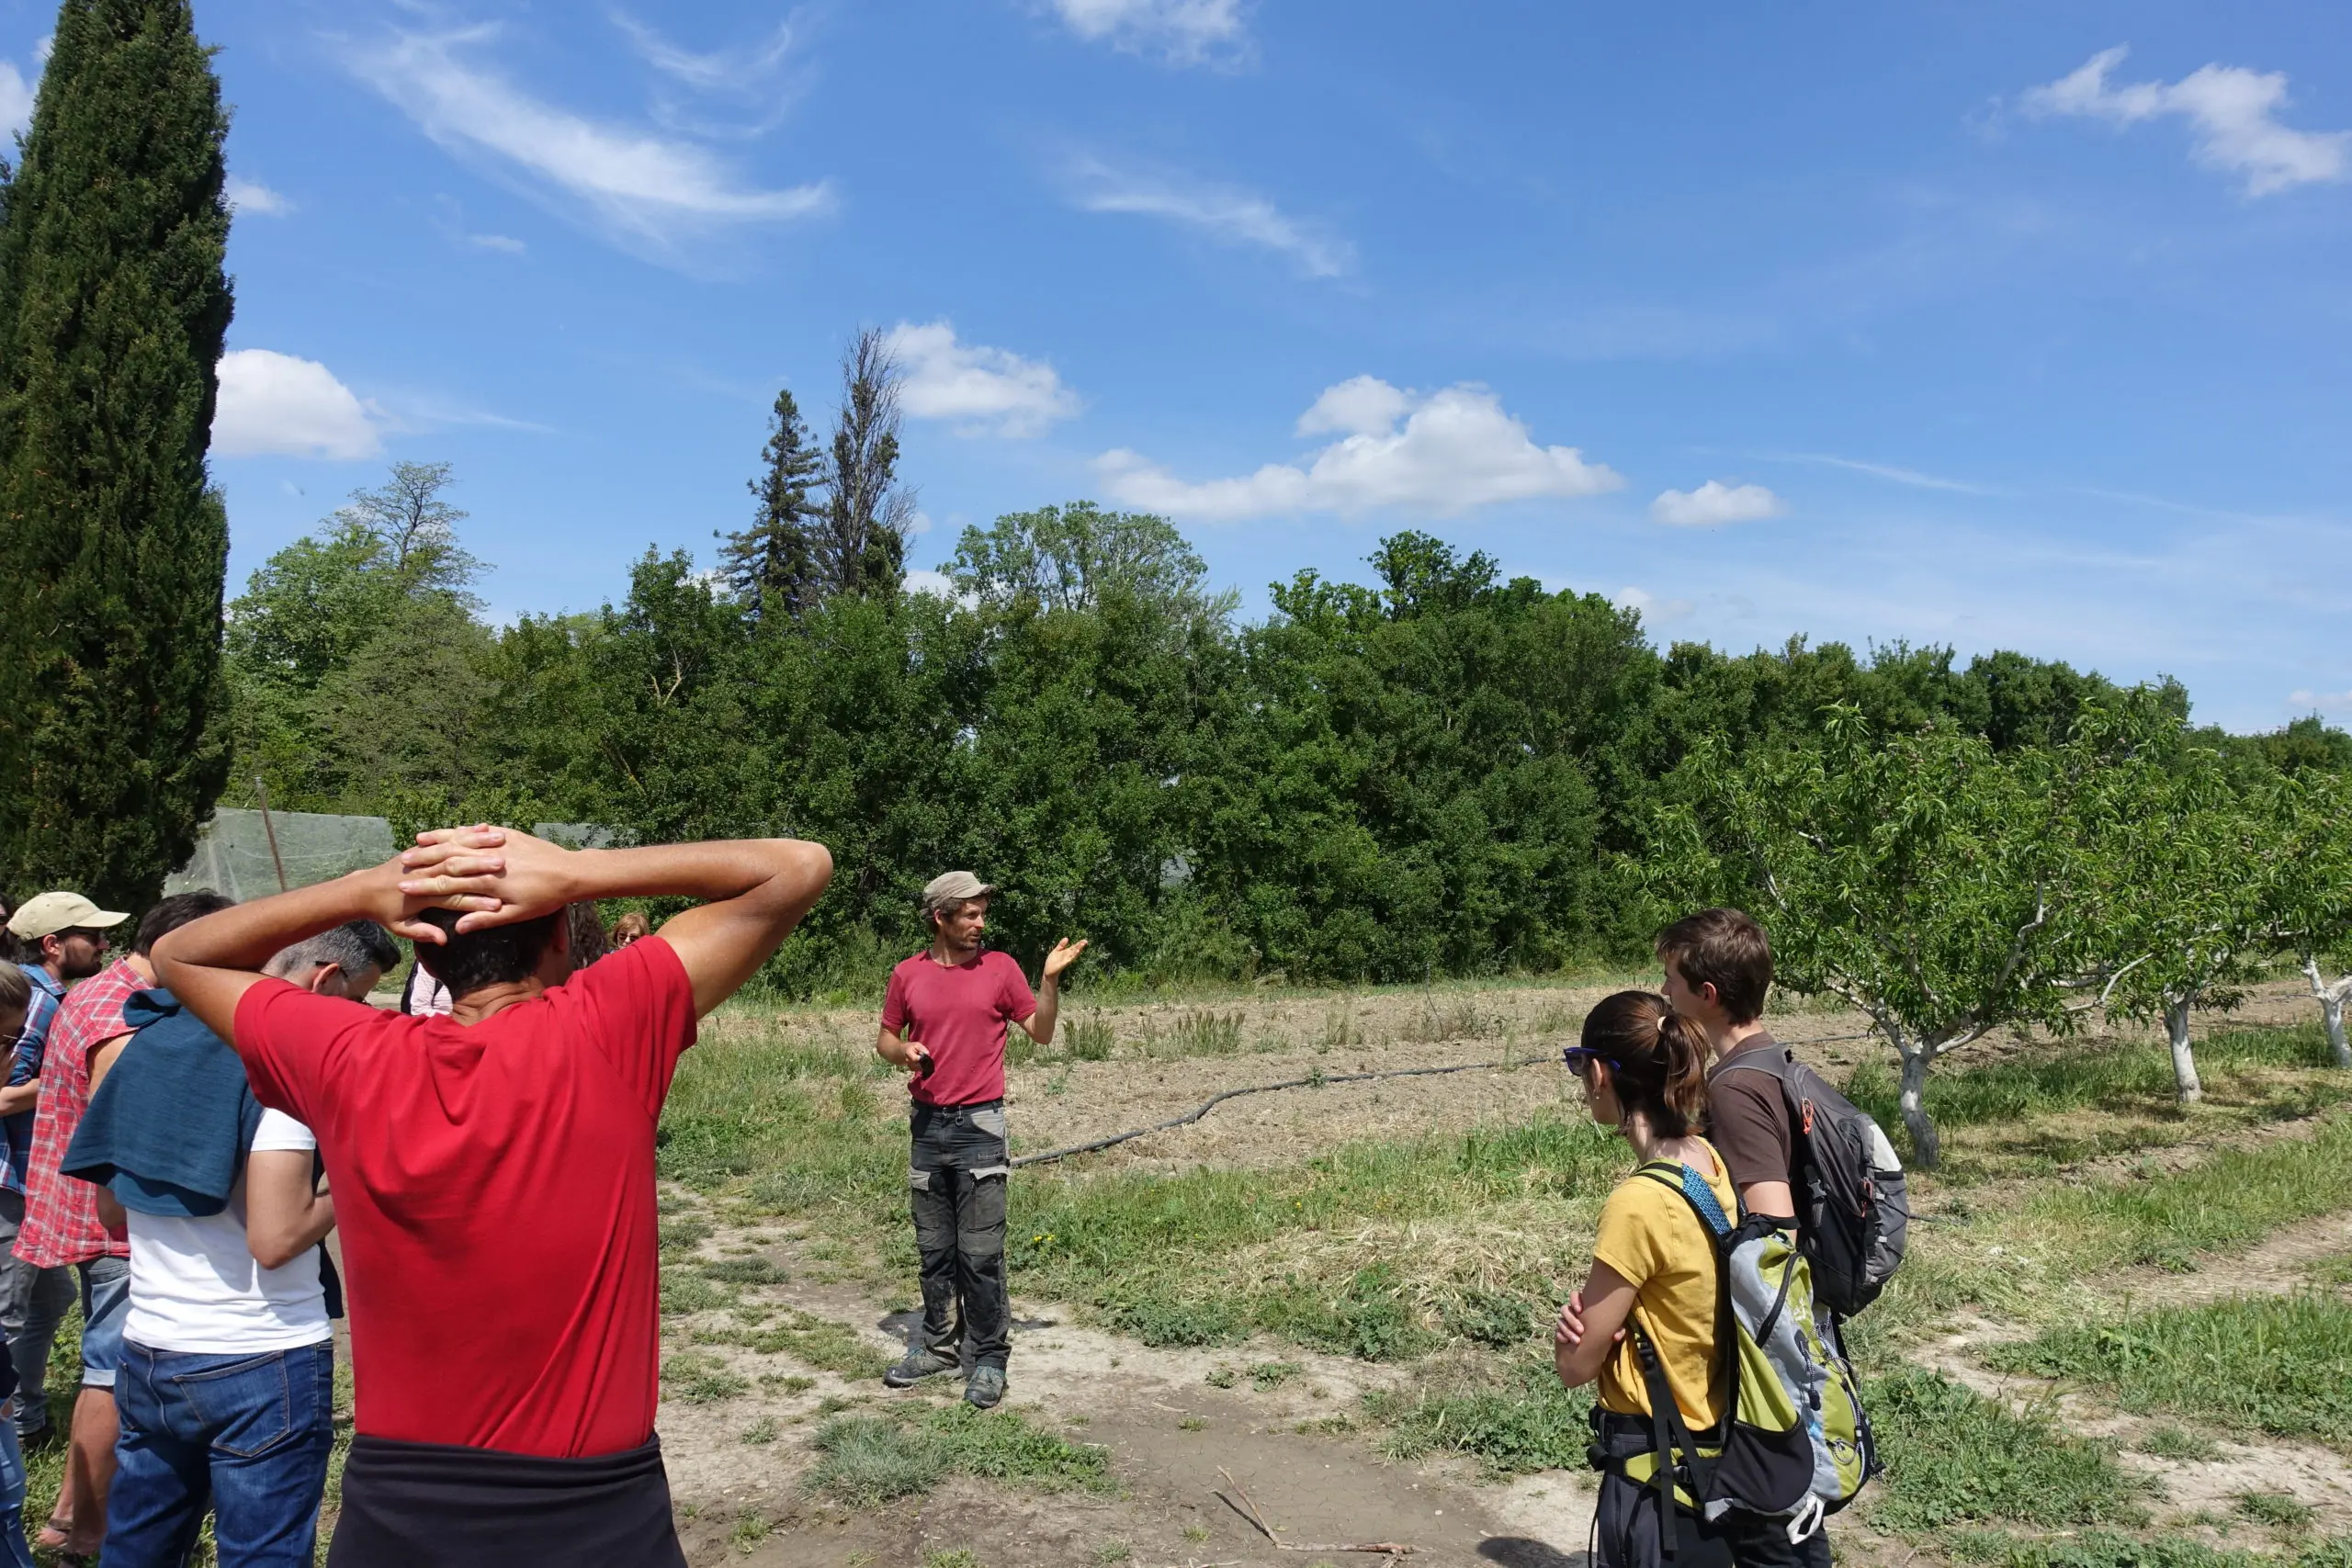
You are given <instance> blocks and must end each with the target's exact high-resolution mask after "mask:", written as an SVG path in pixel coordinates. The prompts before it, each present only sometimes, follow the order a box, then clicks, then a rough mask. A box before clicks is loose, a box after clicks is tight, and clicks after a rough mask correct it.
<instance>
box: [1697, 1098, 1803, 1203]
mask: <svg viewBox="0 0 2352 1568" xmlns="http://www.w3.org/2000/svg"><path fill="white" fill-rule="evenodd" d="M1707 1135H1708V1141H1709V1142H1711V1143H1713V1145H1715V1152H1716V1153H1718V1154H1720V1155H1722V1156H1724V1169H1725V1170H1727V1171H1729V1172H1730V1173H1731V1181H1732V1185H1733V1186H1734V1187H1739V1188H1747V1187H1753V1186H1755V1185H1756V1184H1757V1183H1758V1182H1759V1181H1786V1180H1788V1179H1789V1173H1790V1169H1791V1167H1792V1161H1791V1159H1790V1157H1789V1156H1790V1153H1791V1150H1790V1147H1789V1111H1788V1107H1787V1106H1786V1105H1784V1104H1782V1103H1781V1084H1780V1080H1779V1079H1777V1078H1775V1077H1772V1075H1771V1074H1770V1073H1758V1072H1747V1071H1740V1072H1731V1073H1717V1074H1716V1075H1715V1077H1713V1079H1712V1080H1711V1081H1710V1082H1709V1084H1708V1086H1707Z"/></svg>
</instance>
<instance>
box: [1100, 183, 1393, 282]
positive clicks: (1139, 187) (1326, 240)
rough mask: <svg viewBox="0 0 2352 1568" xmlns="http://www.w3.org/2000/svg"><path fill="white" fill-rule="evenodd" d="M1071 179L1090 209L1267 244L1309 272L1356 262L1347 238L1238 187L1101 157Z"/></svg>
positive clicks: (1329, 273)
mask: <svg viewBox="0 0 2352 1568" xmlns="http://www.w3.org/2000/svg"><path fill="white" fill-rule="evenodd" d="M1071 178H1072V183H1073V185H1074V186H1075V187H1076V191H1077V197H1076V199H1077V202H1078V205H1079V207H1080V208H1081V209H1084V210H1085V211H1088V212H1138V213H1142V214H1144V215H1146V216H1147V217H1152V218H1165V219H1168V220H1170V221H1172V222H1176V223H1182V224H1183V225H1185V226H1186V227H1188V228H1193V229H1197V230H1199V231H1202V232H1203V233H1204V234H1206V235H1208V236H1209V237H1210V238H1211V239H1213V240H1216V241H1217V242H1218V243H1221V244H1227V245H1262V246H1264V247H1265V248H1266V249H1267V250H1270V251H1274V252H1277V253H1279V254H1283V255H1286V256H1288V257H1289V258H1290V259H1291V261H1292V262H1293V263H1294V264H1295V265H1296V266H1297V267H1298V269H1299V271H1301V272H1302V273H1305V274H1306V276H1309V277H1337V276H1340V274H1342V273H1345V272H1347V271H1348V270H1349V269H1350V268H1351V267H1353V266H1354V265H1355V247H1354V246H1352V245H1351V244H1349V243H1348V242H1347V241H1345V240H1343V239H1340V237H1338V236H1337V235H1334V234H1332V233H1330V232H1329V231H1327V230H1326V229H1324V228H1323V226H1322V225H1320V224H1317V223H1315V222H1312V221H1309V220H1305V219H1299V218H1293V217H1291V216H1290V215H1289V214H1288V213H1286V212H1284V211H1283V210H1282V209H1280V208H1278V207H1276V206H1275V205H1274V204H1273V203H1272V202H1271V201H1268V200H1267V199H1266V198H1265V197H1261V196H1256V195H1253V194H1251V193H1250V192H1249V191H1246V190H1241V189H1238V188H1237V187H1235V186H1222V185H1214V184H1208V183H1204V182H1201V181H1196V180H1193V179H1189V178H1186V177H1183V176H1181V175H1156V174H1145V173H1140V172H1137V171H1135V170H1130V169H1116V168H1114V167H1112V166H1111V165H1110V164H1106V163H1104V162H1103V161H1102V160H1101V159H1099V158H1080V159H1079V160H1078V161H1077V162H1076V163H1075V164H1073V166H1072V168H1071Z"/></svg>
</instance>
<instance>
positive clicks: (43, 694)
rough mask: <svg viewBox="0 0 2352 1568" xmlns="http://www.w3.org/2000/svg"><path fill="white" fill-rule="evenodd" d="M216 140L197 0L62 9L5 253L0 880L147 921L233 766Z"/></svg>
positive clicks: (12, 193) (0, 319)
mask: <svg viewBox="0 0 2352 1568" xmlns="http://www.w3.org/2000/svg"><path fill="white" fill-rule="evenodd" d="M227 129H228V118H227V115H226V113H225V112H224V111H223V110H222V108H221V106H220V85H219V84H218V82H216V81H215V79H214V77H213V74H212V69H211V63H210V61H209V55H208V51H206V50H205V48H204V46H203V45H201V44H199V43H198V41H197V39H196V34H195V28H194V23H193V19H192V17H191V16H190V11H189V6H188V5H187V0H66V4H65V5H64V6H62V8H61V9H60V11H59V13H58V18H57V27H56V31H55V34H54V44H53V47H52V52H51V56H50V61H49V65H48V69H47V72H46V73H45V75H44V77H43V81H42V85H41V91H40V101H39V104H38V106H37V107H36V108H35V111H34V115H33V122H32V129H31V131H30V133H29V134H28V136H27V138H26V139H25V141H24V145H23V156H22V161H21V164H20V165H19V167H18V168H17V170H16V173H15V176H14V178H13V180H12V181H11V182H10V184H9V186H8V189H7V193H6V212H7V221H6V227H5V230H0V559H5V560H6V562H7V570H6V574H5V579H4V580H0V639H5V641H0V877H5V878H6V880H7V881H8V882H9V883H11V884H13V885H16V886H53V885H59V884H64V885H69V886H76V887H79V888H81V889H82V890H84V891H85V892H86V893H88V894H90V895H91V896H93V897H96V898H98V899H100V900H101V901H104V902H108V903H114V904H119V905H121V906H123V907H126V908H140V907H141V906H143V905H144V904H145V903H146V902H148V901H150V900H152V899H153V897H154V896H155V894H156V891H157V889H158V888H159V886H161V884H162V882H163V879H164V875H165V874H167V873H168V872H170V871H171V869H172V868H173V867H174V866H175V865H177V864H178V863H180V862H181V861H182V860H183V859H185V858H186V856H187V853H188V852H189V850H190V849H191V848H192V847H193V845H194V843H195V839H196V831H197V829H198V825H199V824H200V823H201V822H202V821H203V819H204V818H205V817H206V816H207V815H208V814H209V812H210V810H211V807H212V802H213V799H214V797H215V796H216V795H218V794H219V792H220V785H221V783H222V781H223V778H224V777H225V775H226V771H227V766H228V757H229V753H228V743H227V735H226V731H225V726H224V725H223V724H222V722H221V720H222V718H223V716H224V715H223V708H224V706H225V702H224V686H223V682H222V678H221V672H220V596H221V576H222V572H223V570H224V569H225V566H226V561H227V555H228V527H227V523H226V519H225V517H224V515H223V513H222V509H221V504H220V497H219V496H218V494H217V493H215V492H214V491H212V490H211V489H210V488H209V480H208V478H207V474H206V469H205V454H206V450H207V447H208V446H209V442H210V439H211V424H212V412H213V406H214V401H215V399H216V396H217V390H218V386H217V382H216V379H215V374H214V366H215V364H216V362H217V361H218V360H219V359H220V350H221V344H222V339H223V336H224V334H225V333H226V332H227V330H228V325H229V317H230V310H231V299H230V289H229V280H228V276H227V275H226V274H225V273H224V272H223V270H222V265H221V264H222V256H223V253H224V250H225V247H226V245H227V243H228V235H229V211H228V209H227V207H226V206H225V205H224V204H223V202H222V199H221V183H222V179H223V168H222V163H221V143H222V139H223V137H224V135H225V134H226V131H227Z"/></svg>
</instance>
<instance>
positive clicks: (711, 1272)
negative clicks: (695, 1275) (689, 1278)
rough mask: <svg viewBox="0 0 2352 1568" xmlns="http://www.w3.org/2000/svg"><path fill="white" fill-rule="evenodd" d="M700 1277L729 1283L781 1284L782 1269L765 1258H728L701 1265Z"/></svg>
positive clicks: (782, 1279) (782, 1280)
mask: <svg viewBox="0 0 2352 1568" xmlns="http://www.w3.org/2000/svg"><path fill="white" fill-rule="evenodd" d="M702 1277H703V1278H704V1279H706V1280H719V1281H721V1282H723V1283H726V1284H729V1285H781V1284H783V1283H784V1270H783V1269H779V1268H777V1267H776V1266H775V1263H774V1262H772V1261H770V1260H769V1259H767V1258H722V1259H720V1260H719V1261H718V1262H716V1263H706V1264H704V1265H703V1266H702Z"/></svg>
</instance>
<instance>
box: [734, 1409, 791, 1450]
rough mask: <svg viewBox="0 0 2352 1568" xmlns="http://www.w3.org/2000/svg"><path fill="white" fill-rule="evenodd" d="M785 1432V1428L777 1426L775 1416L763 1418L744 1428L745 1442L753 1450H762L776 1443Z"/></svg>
mask: <svg viewBox="0 0 2352 1568" xmlns="http://www.w3.org/2000/svg"><path fill="white" fill-rule="evenodd" d="M783 1430H784V1428H783V1427H779V1426H777V1425H776V1419H775V1416H761V1417H760V1418H759V1419H758V1420H756V1421H754V1422H752V1424H751V1425H750V1426H748V1427H744V1428H743V1440H744V1441H745V1442H747V1443H749V1444H751V1445H752V1447H753V1448H760V1447H763V1446H764V1445H766V1444H768V1443H773V1442H775V1440H776V1438H777V1437H778V1436H779V1435H780V1434H781V1433H782V1432H783Z"/></svg>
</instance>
